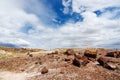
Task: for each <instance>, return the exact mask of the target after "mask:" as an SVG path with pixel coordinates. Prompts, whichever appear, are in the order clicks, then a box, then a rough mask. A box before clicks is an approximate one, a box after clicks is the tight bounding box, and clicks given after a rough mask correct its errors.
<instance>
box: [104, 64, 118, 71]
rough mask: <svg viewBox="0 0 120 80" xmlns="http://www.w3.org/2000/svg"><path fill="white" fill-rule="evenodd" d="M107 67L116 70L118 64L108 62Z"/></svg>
mask: <svg viewBox="0 0 120 80" xmlns="http://www.w3.org/2000/svg"><path fill="white" fill-rule="evenodd" d="M106 68H108V69H111V70H115V69H116V68H117V66H116V65H115V64H113V63H110V62H108V63H107V66H106Z"/></svg>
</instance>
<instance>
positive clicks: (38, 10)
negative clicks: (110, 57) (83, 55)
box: [0, 0, 120, 49]
mask: <svg viewBox="0 0 120 80" xmlns="http://www.w3.org/2000/svg"><path fill="white" fill-rule="evenodd" d="M0 46H5V47H14V48H20V47H24V48H42V49H54V48H71V47H72V48H85V47H95V48H108V49H115V48H119V49H120V0H0Z"/></svg>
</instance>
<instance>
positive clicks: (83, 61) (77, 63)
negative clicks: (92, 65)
mask: <svg viewBox="0 0 120 80" xmlns="http://www.w3.org/2000/svg"><path fill="white" fill-rule="evenodd" d="M87 63H89V61H88V58H87V57H86V56H82V57H79V58H77V57H75V58H74V60H73V65H75V66H77V67H80V66H85V65H86V64H87Z"/></svg>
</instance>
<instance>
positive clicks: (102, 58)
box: [97, 57, 109, 67]
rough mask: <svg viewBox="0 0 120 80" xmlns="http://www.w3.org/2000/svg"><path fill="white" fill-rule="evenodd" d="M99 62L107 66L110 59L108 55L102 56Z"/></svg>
mask: <svg viewBox="0 0 120 80" xmlns="http://www.w3.org/2000/svg"><path fill="white" fill-rule="evenodd" d="M97 61H98V62H99V64H100V65H101V66H103V67H106V66H107V62H108V61H109V59H108V58H106V57H100V58H99V59H98V60H97Z"/></svg>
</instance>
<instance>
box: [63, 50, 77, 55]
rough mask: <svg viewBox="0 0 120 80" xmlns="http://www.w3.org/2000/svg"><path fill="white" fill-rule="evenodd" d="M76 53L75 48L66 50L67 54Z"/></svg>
mask: <svg viewBox="0 0 120 80" xmlns="http://www.w3.org/2000/svg"><path fill="white" fill-rule="evenodd" d="M74 53H75V52H74V50H73V49H67V50H66V52H65V54H66V55H74Z"/></svg>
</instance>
